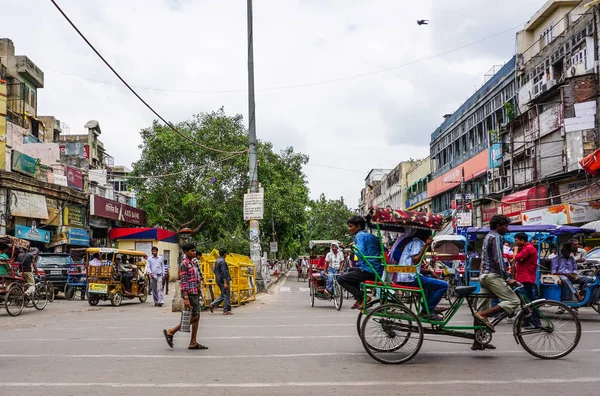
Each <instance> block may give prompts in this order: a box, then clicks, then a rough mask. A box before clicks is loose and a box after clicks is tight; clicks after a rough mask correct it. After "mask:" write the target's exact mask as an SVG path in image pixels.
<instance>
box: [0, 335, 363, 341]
mask: <svg viewBox="0 0 600 396" xmlns="http://www.w3.org/2000/svg"><path fill="white" fill-rule="evenodd" d="M201 338H202V339H203V340H306V341H307V342H309V341H310V340H314V339H333V338H358V335H356V334H354V335H318V336H306V335H297V336H229V337H226V336H222V337H219V336H217V337H201ZM164 339H165V337H118V338H115V337H109V338H97V337H92V338H78V337H71V338H27V342H30V341H32V342H49V341H52V342H57V341H68V342H73V341H149V340H164ZM21 341H23V339H18V340H7V339H3V340H0V343H11V342H21Z"/></svg>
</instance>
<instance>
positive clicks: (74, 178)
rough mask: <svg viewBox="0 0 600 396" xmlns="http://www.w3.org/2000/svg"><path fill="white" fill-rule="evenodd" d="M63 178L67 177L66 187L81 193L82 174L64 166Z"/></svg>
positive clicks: (75, 169) (77, 170)
mask: <svg viewBox="0 0 600 396" xmlns="http://www.w3.org/2000/svg"><path fill="white" fill-rule="evenodd" d="M65 176H67V185H68V186H69V187H71V188H74V189H76V190H80V191H83V173H81V171H80V170H79V169H77V168H73V167H72V166H69V165H67V166H65Z"/></svg>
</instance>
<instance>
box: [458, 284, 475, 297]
mask: <svg viewBox="0 0 600 396" xmlns="http://www.w3.org/2000/svg"><path fill="white" fill-rule="evenodd" d="M475 290H477V286H457V287H456V288H454V293H456V295H457V296H459V297H466V296H468V295H469V294H472V293H474V292H475Z"/></svg>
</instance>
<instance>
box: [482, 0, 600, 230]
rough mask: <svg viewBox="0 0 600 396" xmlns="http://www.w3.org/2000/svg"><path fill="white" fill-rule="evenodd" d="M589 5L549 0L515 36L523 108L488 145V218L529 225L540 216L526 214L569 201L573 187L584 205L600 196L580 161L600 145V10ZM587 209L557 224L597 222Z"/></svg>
mask: <svg viewBox="0 0 600 396" xmlns="http://www.w3.org/2000/svg"><path fill="white" fill-rule="evenodd" d="M585 3H588V2H581V1H565V0H554V1H548V2H546V3H545V4H544V5H543V7H542V8H541V9H540V10H539V11H538V12H536V14H535V15H533V17H532V18H531V19H530V20H529V21H528V22H527V24H526V25H525V27H524V29H523V30H521V31H520V32H518V33H517V63H516V77H517V82H518V107H516V108H515V111H514V112H513V115H512V118H514V119H512V120H511V122H510V123H509V124H506V125H503V126H501V128H500V130H498V131H497V132H498V133H497V134H495V135H494V139H492V142H491V148H490V159H489V168H490V170H489V179H490V188H489V193H490V198H495V199H493V200H489V201H488V202H486V203H485V204H484V205H483V207H482V222H483V223H486V222H487V221H489V219H490V218H491V216H493V215H494V214H496V213H503V214H505V215H507V216H509V217H510V218H511V219H512V220H513V221H514V222H521V221H523V223H524V224H531V222H530V219H532V218H534V217H535V218H540V216H532V215H531V214H530V215H529V216H525V220H523V216H522V212H526V213H528V212H527V211H534V212H535V213H537V212H539V211H540V210H542V209H539V208H543V207H546V206H547V205H554V204H560V203H566V202H569V201H570V200H571V199H573V197H574V196H573V193H571V192H572V190H577V194H575V195H576V197H577V198H578V200H579V202H580V204H581V200H582V199H583V200H585V198H586V197H587V198H592V197H594V196H596V197H597V196H598V195H600V190H599V189H598V188H596V187H595V186H594V185H593V184H590V183H585V182H584V179H585V176H584V174H583V173H582V172H580V166H579V160H580V159H581V158H582V157H584V156H585V155H587V154H589V153H591V152H592V151H594V149H595V148H596V147H597V143H598V129H597V126H598V122H597V111H596V109H597V101H598V87H597V84H598V67H597V65H598V62H597V60H598V51H597V48H598V38H597V28H598V25H597V22H595V18H596V21H597V20H598V19H597V18H598V10H597V9H596V7H594V8H592V9H588V8H584V4H585ZM582 182H583V184H582ZM586 186H587V187H586ZM582 190H583V192H582ZM553 196H554V197H556V198H552V197H553ZM542 211H543V210H542ZM587 212H589V216H587V217H581V216H579V217H578V216H576V215H573V216H563V217H562V218H564V219H565V220H560V222H561V223H562V224H566V223H571V224H572V223H574V222H573V221H571V220H570V219H571V217H572V218H573V219H576V218H577V219H578V220H582V219H584V218H585V220H589V221H591V220H598V219H600V212H599V213H596V214H595V215H594V216H592V215H591V213H592V212H593V211H592V210H587V209H586V213H587ZM565 214H567V213H565ZM546 217H547V216H546ZM545 221H550V220H548V217H547V220H545Z"/></svg>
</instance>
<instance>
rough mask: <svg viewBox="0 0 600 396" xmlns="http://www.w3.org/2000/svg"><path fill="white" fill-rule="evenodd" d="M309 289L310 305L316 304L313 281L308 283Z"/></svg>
mask: <svg viewBox="0 0 600 396" xmlns="http://www.w3.org/2000/svg"><path fill="white" fill-rule="evenodd" d="M308 289H309V290H310V306H311V307H314V306H315V289H314V287H313V283H312V281H310V283H309V284H308Z"/></svg>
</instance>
